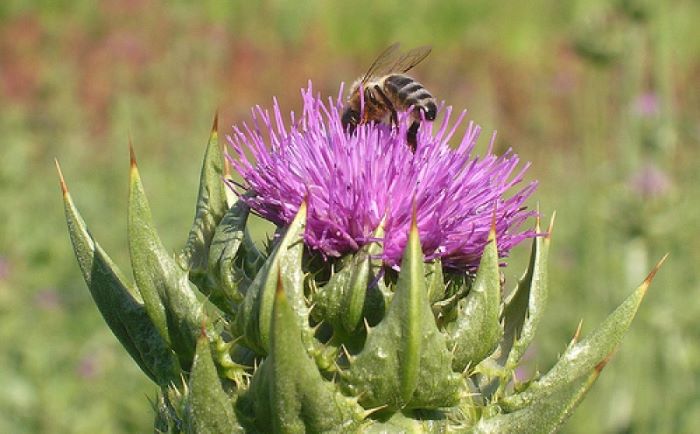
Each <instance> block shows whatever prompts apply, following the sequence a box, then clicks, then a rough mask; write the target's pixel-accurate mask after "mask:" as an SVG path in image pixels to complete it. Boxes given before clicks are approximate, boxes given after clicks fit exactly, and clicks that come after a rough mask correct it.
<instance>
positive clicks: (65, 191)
mask: <svg viewBox="0 0 700 434" xmlns="http://www.w3.org/2000/svg"><path fill="white" fill-rule="evenodd" d="M53 161H54V162H55V163H56V171H57V172H58V180H59V182H60V183H61V192H62V193H63V195H64V196H65V195H66V194H68V186H67V185H66V180H65V179H63V172H62V171H61V165H60V164H58V158H54V159H53Z"/></svg>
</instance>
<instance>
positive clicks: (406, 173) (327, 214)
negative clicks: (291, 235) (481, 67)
mask: <svg viewBox="0 0 700 434" xmlns="http://www.w3.org/2000/svg"><path fill="white" fill-rule="evenodd" d="M341 95H342V89H341ZM302 97H303V104H304V109H303V113H302V115H301V117H300V118H298V119H297V118H295V116H294V113H292V115H291V121H290V123H289V125H287V124H285V122H284V121H283V119H282V115H281V112H280V109H279V105H278V104H277V101H274V104H273V112H272V115H270V113H269V112H268V111H267V110H263V109H262V108H260V107H256V108H255V109H254V110H253V126H252V127H251V126H249V125H247V124H243V126H242V128H238V127H234V129H233V131H234V132H233V134H232V135H231V136H229V142H230V145H231V148H232V149H233V153H232V154H233V155H232V156H229V160H230V161H231V164H232V165H233V167H234V168H235V169H236V170H237V171H238V173H239V174H240V175H241V177H242V178H243V180H244V181H243V184H242V185H239V188H240V189H242V190H244V191H247V192H249V193H250V194H249V195H247V196H245V197H244V196H241V197H242V200H244V201H246V203H247V204H248V205H249V206H250V207H251V209H253V210H254V211H255V212H257V213H258V214H260V215H261V216H262V217H264V218H266V219H268V220H270V221H271V222H273V223H275V224H277V225H280V226H284V225H287V224H289V223H290V222H291V221H292V219H293V218H294V216H295V214H296V212H297V210H298V209H299V205H300V204H301V202H302V201H303V200H304V198H307V201H308V215H307V223H306V233H305V241H306V244H307V245H308V246H309V247H310V248H311V249H314V250H317V251H319V252H321V253H322V254H323V255H325V256H331V257H338V256H341V255H343V254H345V253H350V252H355V251H357V250H358V249H359V248H360V247H361V246H363V245H364V244H367V243H368V242H371V241H373V240H374V239H373V238H372V234H373V233H374V232H375V230H376V229H377V227H378V226H379V225H380V223H382V222H383V225H384V237H383V245H384V253H383V255H382V258H383V260H384V262H385V263H386V264H387V265H389V266H396V265H397V264H400V262H401V256H402V254H403V249H404V247H405V245H406V239H407V236H408V230H409V225H410V223H411V213H412V209H413V205H414V202H415V208H416V215H417V223H418V230H419V234H420V240H421V245H422V246H423V252H424V254H425V256H426V259H427V260H429V259H434V258H441V259H442V262H443V265H444V266H446V267H449V268H454V269H458V270H464V269H467V270H474V269H475V268H476V267H477V266H478V264H479V259H480V257H481V254H482V251H483V249H484V246H485V244H486V241H487V237H488V232H489V229H490V227H491V222H492V219H493V217H494V212H495V220H496V232H497V241H498V250H499V254H500V255H501V257H504V256H507V254H508V252H509V250H510V249H511V248H512V247H513V246H515V245H516V244H518V243H520V242H521V241H523V240H524V239H526V238H531V237H533V236H535V233H534V232H533V231H532V230H525V231H520V230H519V227H520V226H521V224H522V223H523V222H524V221H525V220H526V219H527V218H528V217H530V216H533V215H534V211H531V210H527V209H526V208H525V206H524V202H525V200H526V199H527V198H528V197H529V196H530V194H532V192H533V191H534V190H535V188H536V182H534V181H533V182H530V183H529V184H527V185H525V186H524V187H521V188H520V189H516V190H514V187H515V186H516V185H518V184H520V183H521V182H522V180H523V176H524V173H525V171H526V170H527V168H528V167H529V164H525V165H523V166H522V167H520V168H519V169H518V168H517V166H518V163H519V158H518V156H517V155H516V154H514V153H513V152H512V151H511V150H508V151H507V152H506V153H505V154H503V155H501V156H496V155H494V154H493V153H492V148H493V146H492V145H493V137H492V139H491V143H490V145H489V149H488V151H487V152H486V155H485V156H484V157H481V158H479V157H478V156H472V151H473V149H474V145H475V144H476V141H477V138H478V137H479V133H480V131H481V128H480V127H479V126H477V125H475V124H474V123H473V122H469V124H468V125H467V129H466V131H465V133H464V135H463V136H462V138H461V141H460V142H459V143H458V144H457V146H456V147H455V148H452V147H450V146H449V144H448V142H449V141H450V139H451V138H452V136H453V135H454V133H455V131H456V130H457V128H458V127H459V125H460V124H462V121H463V120H464V117H465V114H466V112H462V113H461V114H460V115H459V116H458V118H457V120H456V121H455V122H454V123H453V124H452V125H450V120H451V114H452V113H451V111H452V110H451V107H447V108H446V109H445V110H444V116H443V120H442V122H441V124H440V126H439V127H437V125H435V128H434V127H433V124H431V123H424V124H423V125H422V126H421V128H420V130H419V132H418V149H417V151H416V153H415V154H414V153H412V152H411V150H410V149H409V147H408V145H407V143H406V129H407V127H408V124H409V122H410V120H409V119H408V118H407V114H401V115H400V116H399V119H400V121H399V125H400V126H399V128H390V127H389V126H386V125H382V124H365V125H360V126H358V128H357V129H356V131H355V133H354V134H352V135H351V134H348V133H346V132H345V131H344V130H343V128H342V126H341V122H340V118H341V113H342V106H343V104H342V100H341V98H340V97H339V98H338V99H337V100H335V101H334V100H332V99H330V98H329V100H328V102H324V101H322V100H321V98H320V97H319V96H314V95H313V92H312V87H311V84H309V87H308V89H306V90H302ZM516 169H517V170H516ZM511 190H514V192H512V193H510V194H509V192H510V191H511ZM238 193H243V191H239V192H238Z"/></svg>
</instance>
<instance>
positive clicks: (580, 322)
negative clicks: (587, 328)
mask: <svg viewBox="0 0 700 434" xmlns="http://www.w3.org/2000/svg"><path fill="white" fill-rule="evenodd" d="M581 327H583V320H580V321H579V322H578V326H577V327H576V331H575V332H574V336H573V337H572V338H571V342H572V343H575V342H576V341H578V339H579V337H581Z"/></svg>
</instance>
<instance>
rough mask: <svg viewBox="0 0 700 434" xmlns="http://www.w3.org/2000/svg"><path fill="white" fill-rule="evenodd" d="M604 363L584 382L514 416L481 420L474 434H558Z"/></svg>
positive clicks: (508, 414)
mask: <svg viewBox="0 0 700 434" xmlns="http://www.w3.org/2000/svg"><path fill="white" fill-rule="evenodd" d="M604 366H605V363H601V364H599V365H598V366H597V367H596V369H594V370H593V372H592V373H590V374H589V375H588V376H587V377H586V378H584V379H583V380H578V381H573V382H571V383H569V384H567V385H565V386H564V387H562V388H560V389H559V390H558V391H556V392H555V393H553V394H551V395H549V396H547V397H545V398H543V399H541V400H538V401H537V402H533V403H532V405H530V406H528V407H525V408H523V409H520V410H517V411H515V412H512V413H505V414H499V415H497V416H494V417H491V418H484V419H481V420H480V421H479V422H478V423H477V425H476V426H475V427H474V429H473V430H472V433H473V434H511V433H512V434H540V433H552V432H555V431H556V430H557V429H558V428H559V427H560V426H561V425H562V424H563V423H564V422H565V421H566V420H567V419H568V418H569V416H571V413H572V412H573V410H574V409H575V408H576V406H577V405H578V404H579V403H580V402H581V400H582V399H583V397H584V396H585V395H586V393H588V391H589V390H590V388H591V386H593V383H595V380H596V379H597V378H598V376H599V375H600V372H601V370H602V369H603V367H604Z"/></svg>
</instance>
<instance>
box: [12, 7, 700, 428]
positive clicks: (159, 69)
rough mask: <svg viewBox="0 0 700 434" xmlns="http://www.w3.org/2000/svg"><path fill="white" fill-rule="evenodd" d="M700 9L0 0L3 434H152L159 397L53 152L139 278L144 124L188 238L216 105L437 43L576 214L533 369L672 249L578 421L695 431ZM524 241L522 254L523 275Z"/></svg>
mask: <svg viewBox="0 0 700 434" xmlns="http://www.w3.org/2000/svg"><path fill="white" fill-rule="evenodd" d="M195 4H196V6H195ZM699 18H700V4H698V3H697V2H694V1H692V0H672V1H667V2H656V1H653V0H615V1H612V2H611V1H583V0H581V1H556V0H533V1H530V2H515V1H512V2H492V1H488V0H473V1H470V2H463V1H456V0H454V1H442V2H428V1H425V0H404V1H398V0H396V1H382V2H373V1H369V0H357V1H355V2H342V3H341V2H337V3H336V2H325V1H322V0H315V1H307V2H294V1H291V0H290V1H284V0H266V1H262V2H257V3H256V2H245V1H228V2H215V1H206V0H205V1H200V2H196V3H195V2H193V3H190V2H185V1H170V2H167V4H166V2H159V1H155V0H153V1H150V0H126V1H119V0H101V1H88V0H75V1H71V2H56V1H49V0H43V1H34V2H27V1H20V0H5V1H3V2H0V132H1V134H0V204H1V205H0V222H1V224H0V346H1V348H0V385H1V386H2V391H1V392H0V432H7V433H138V432H148V431H150V429H151V424H152V413H151V410H150V408H149V404H148V397H152V396H153V395H154V392H155V387H154V385H152V384H150V383H149V382H148V381H147V380H146V378H145V376H144V375H142V374H141V373H140V372H139V371H138V368H137V367H136V366H135V364H134V363H133V362H131V360H130V359H129V358H128V356H127V354H126V352H125V351H124V350H123V349H121V348H120V346H119V345H118V343H117V341H116V339H114V337H113V336H112V335H111V333H110V332H109V330H108V329H107V327H106V326H105V325H104V323H103V321H102V319H101V318H100V316H99V313H98V311H97V309H96V308H95V306H94V305H93V303H92V301H91V299H90V296H89V294H88V292H87V290H86V288H85V284H84V282H83V281H82V279H81V277H80V275H79V272H78V267H77V266H76V264H75V260H74V258H73V256H72V253H71V250H70V244H69V241H68V237H67V234H66V228H65V222H64V220H63V211H62V204H61V200H60V194H59V189H58V184H57V180H56V175H55V171H54V168H53V161H52V160H53V158H54V157H59V158H60V161H61V163H62V165H63V169H64V173H65V174H66V177H67V181H68V183H69V186H70V188H71V192H72V194H73V196H74V198H75V200H76V202H77V204H78V206H79V207H80V208H81V211H82V212H83V215H84V217H85V218H86V220H87V222H88V224H89V225H90V226H91V228H92V230H93V232H94V233H95V235H96V236H97V237H98V238H99V239H100V241H101V243H102V245H103V246H104V247H105V248H106V249H107V251H109V252H110V253H111V254H112V256H113V257H114V259H115V260H117V262H118V263H119V264H121V265H122V267H123V268H124V269H125V271H128V254H127V248H126V241H125V234H126V218H125V217H126V215H125V213H126V211H125V210H126V189H127V178H126V177H127V170H128V169H127V168H128V156H127V155H128V153H127V142H128V139H129V137H131V138H132V139H133V142H134V145H135V147H136V151H137V155H138V157H139V163H140V168H141V171H142V176H143V178H144V183H145V186H146V188H147V191H148V193H149V198H150V200H151V205H152V208H153V212H154V218H155V221H156V223H157V225H158V226H159V228H160V231H161V236H162V238H163V240H164V242H165V244H166V245H167V246H168V247H169V248H171V249H173V250H175V249H178V248H179V247H180V246H181V245H182V244H183V243H184V241H185V238H186V235H187V231H188V229H189V224H190V222H191V218H192V216H193V212H194V203H195V195H196V183H197V178H198V169H199V161H200V159H201V156H202V153H203V149H204V145H205V142H206V139H207V136H208V129H209V127H210V123H211V119H212V116H213V113H214V111H215V110H216V109H217V108H218V109H219V110H220V114H221V119H220V126H221V129H220V131H221V132H222V133H226V132H227V131H228V130H229V126H230V125H232V124H234V123H238V122H242V121H244V120H246V119H247V118H248V110H249V108H250V107H251V106H253V105H255V104H262V105H269V104H270V103H271V98H272V96H274V95H276V96H277V97H278V99H279V101H280V104H281V106H282V107H283V108H286V109H287V110H292V109H294V110H298V108H299V105H300V98H299V89H300V88H301V87H303V86H305V85H306V82H307V80H309V79H312V80H313V83H314V87H315V89H317V90H318V91H320V92H321V93H322V94H326V95H335V94H336V93H337V89H338V84H339V83H340V82H341V81H346V82H347V81H351V80H353V79H354V78H355V77H356V76H357V75H359V74H360V73H362V72H363V70H364V68H366V67H367V66H368V65H369V62H370V61H371V60H372V58H373V57H374V56H375V55H376V54H377V53H378V52H379V51H380V50H381V49H382V48H384V47H385V46H387V45H389V44H390V43H392V42H394V41H400V42H402V43H403V45H404V47H411V46H416V45H423V44H431V45H432V46H433V54H432V55H431V57H430V58H429V59H428V60H427V61H426V62H425V63H424V64H422V65H421V66H420V67H419V68H417V70H416V76H417V77H418V78H419V79H420V80H421V81H422V82H423V83H424V84H425V85H426V86H427V87H428V88H429V89H430V90H431V91H432V92H433V93H434V94H435V95H436V96H438V98H441V99H445V100H446V101H447V103H448V104H451V105H453V106H455V107H456V108H458V109H461V108H467V109H469V110H470V113H469V117H470V118H471V119H474V120H476V121H477V122H478V123H479V124H481V125H482V126H483V127H484V129H485V131H486V132H490V131H491V130H493V129H497V130H498V131H499V135H498V141H497V144H498V149H499V150H505V149H506V148H507V147H509V146H513V147H514V148H515V149H516V151H517V152H518V153H519V154H520V155H521V156H522V158H523V159H524V160H527V161H532V162H533V166H532V168H531V169H530V171H529V175H528V176H529V177H530V178H532V179H539V180H540V187H539V190H538V192H537V193H536V198H537V201H538V202H539V206H540V208H541V210H542V212H543V214H545V216H549V215H550V214H551V213H552V211H554V210H556V211H557V215H558V216H557V224H556V227H555V233H554V241H553V248H552V252H551V255H552V264H551V266H550V269H551V271H550V274H551V275H550V284H551V296H550V305H549V307H548V317H547V320H546V321H545V322H544V323H543V324H542V325H541V327H540V331H539V337H538V339H537V341H536V343H535V345H534V348H533V351H532V355H531V359H530V365H531V366H530V367H531V369H535V368H539V369H540V370H542V371H545V370H546V369H547V368H548V367H549V366H550V365H551V363H552V362H553V360H554V358H555V357H556V355H557V354H558V352H560V351H562V350H563V349H564V345H565V343H566V342H567V341H568V339H569V338H570V337H571V335H572V333H573V331H574V330H575V328H576V325H577V323H578V321H579V320H580V319H583V321H584V323H583V324H584V327H583V330H584V333H585V332H586V331H587V330H590V329H591V327H592V325H593V324H596V323H598V322H599V321H600V320H602V319H603V318H604V316H605V315H606V314H607V313H608V312H609V311H611V310H612V309H613V308H614V307H615V306H616V305H617V303H619V302H620V301H621V300H622V299H623V298H624V297H625V295H626V294H628V293H629V292H630V291H631V290H632V289H633V288H634V287H635V286H636V285H637V284H638V283H639V282H640V281H641V279H642V278H643V277H644V275H645V274H646V272H647V271H648V270H649V269H650V268H651V266H652V265H653V263H654V262H655V261H656V260H657V259H658V258H660V257H661V256H662V255H663V254H664V253H666V252H670V253H671V256H670V258H669V261H668V262H667V264H666V265H665V266H664V268H663V270H662V271H661V272H660V273H659V275H658V276H657V279H656V281H655V282H654V284H653V286H652V289H651V291H650V292H649V294H648V296H647V299H646V300H645V302H644V304H643V305H642V307H641V309H640V312H639V314H638V317H637V319H636V320H635V322H634V324H633V326H632V329H631V331H630V333H629V335H628V337H627V338H626V340H625V342H624V343H623V345H622V346H621V348H620V350H619V351H618V353H617V354H616V355H615V357H614V359H613V360H612V362H611V363H610V365H609V366H608V367H607V368H606V370H605V373H604V375H603V376H602V377H601V379H600V380H599V381H598V383H597V384H596V385H595V387H594V388H593V390H592V391H591V393H590V395H589V396H588V398H587V399H586V400H585V401H584V403H583V404H582V405H581V407H580V408H579V410H578V412H577V413H576V414H575V416H574V417H573V418H572V419H571V421H570V422H569V423H568V424H567V425H566V427H565V428H564V432H567V433H590V432H605V433H679V432H687V433H692V432H697V431H698V429H700V425H699V424H698V422H697V421H700V390H699V389H698V388H699V386H700V384H699V383H700V348H699V347H698V342H700V322H699V321H700V320H698V318H700V297H699V295H700V293H699V290H700V272H699V271H698V270H699V267H698V264H699V263H700V261H699V259H700V230H699V229H698V226H699V222H698V216H699V215H700V203H699V202H698V196H699V193H700V183H699V182H698V181H699V175H698V170H699V169H700V155H699V152H700V151H699V148H698V144H699V143H698V142H699V138H700V92H698V88H699V85H698V84H699V83H700V28H699V26H698V25H697V21H698V19H699ZM485 146H486V140H485V139H483V140H482V143H481V149H485ZM531 205H532V206H535V205H536V204H535V203H534V201H533V203H532V204H531ZM527 253H528V248H527V247H521V248H519V249H516V251H515V252H514V253H513V258H512V259H511V266H510V267H509V268H507V269H506V271H505V272H506V277H507V279H508V280H509V281H510V282H512V281H514V280H515V279H516V278H517V276H518V275H519V274H520V270H521V269H522V265H523V264H524V261H525V256H526V255H527Z"/></svg>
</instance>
